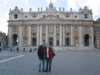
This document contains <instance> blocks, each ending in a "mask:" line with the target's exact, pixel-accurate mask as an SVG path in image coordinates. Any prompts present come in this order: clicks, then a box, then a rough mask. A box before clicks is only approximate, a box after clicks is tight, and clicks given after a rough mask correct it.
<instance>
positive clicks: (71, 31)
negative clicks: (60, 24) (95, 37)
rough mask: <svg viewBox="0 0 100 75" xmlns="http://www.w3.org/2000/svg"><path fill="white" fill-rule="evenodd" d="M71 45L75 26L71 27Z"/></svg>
mask: <svg viewBox="0 0 100 75" xmlns="http://www.w3.org/2000/svg"><path fill="white" fill-rule="evenodd" d="M71 45H74V44H73V25H71Z"/></svg>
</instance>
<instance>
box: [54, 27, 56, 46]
mask: <svg viewBox="0 0 100 75" xmlns="http://www.w3.org/2000/svg"><path fill="white" fill-rule="evenodd" d="M56 31H57V30H56V25H54V46H56Z"/></svg>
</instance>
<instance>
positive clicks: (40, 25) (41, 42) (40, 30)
mask: <svg viewBox="0 0 100 75" xmlns="http://www.w3.org/2000/svg"><path fill="white" fill-rule="evenodd" d="M41 44H42V25H40V45H41Z"/></svg>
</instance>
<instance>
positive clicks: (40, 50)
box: [37, 42, 46, 72]
mask: <svg viewBox="0 0 100 75" xmlns="http://www.w3.org/2000/svg"><path fill="white" fill-rule="evenodd" d="M37 54H38V58H39V72H41V62H42V63H43V65H42V71H44V67H45V57H46V46H45V43H44V42H43V43H42V45H40V46H39V48H38V53H37Z"/></svg>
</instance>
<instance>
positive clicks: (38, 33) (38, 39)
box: [37, 25, 40, 46]
mask: <svg viewBox="0 0 100 75" xmlns="http://www.w3.org/2000/svg"><path fill="white" fill-rule="evenodd" d="M39 31H40V29H39V25H37V46H39V41H40V40H39V37H40V36H39Z"/></svg>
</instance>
